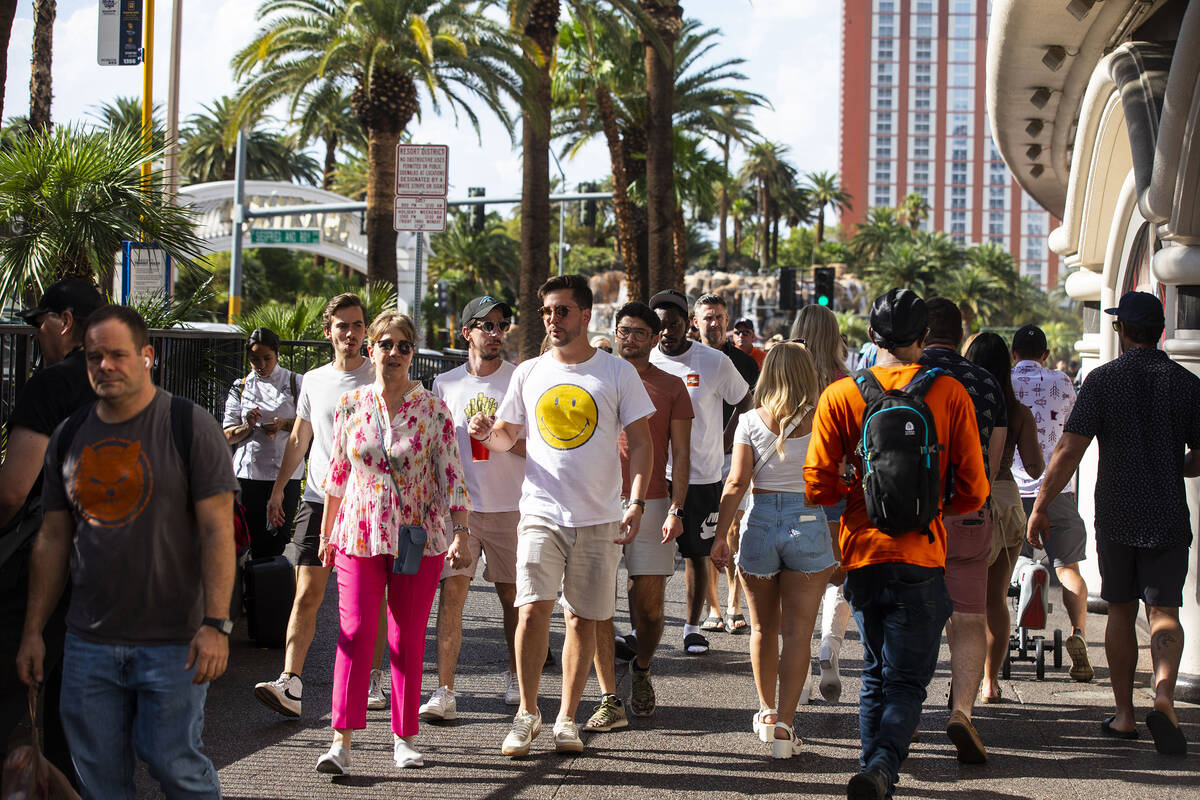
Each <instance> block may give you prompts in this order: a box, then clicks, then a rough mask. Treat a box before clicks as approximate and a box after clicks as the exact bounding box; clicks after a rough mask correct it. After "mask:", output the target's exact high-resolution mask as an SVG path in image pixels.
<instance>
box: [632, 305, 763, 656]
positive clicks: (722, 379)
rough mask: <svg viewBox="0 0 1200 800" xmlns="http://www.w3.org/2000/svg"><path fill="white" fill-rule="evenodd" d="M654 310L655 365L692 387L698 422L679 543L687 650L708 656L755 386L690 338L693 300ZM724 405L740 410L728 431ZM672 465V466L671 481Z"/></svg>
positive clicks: (719, 354) (694, 426) (718, 355)
mask: <svg viewBox="0 0 1200 800" xmlns="http://www.w3.org/2000/svg"><path fill="white" fill-rule="evenodd" d="M650 308H652V309H653V310H654V312H655V313H657V314H658V318H659V319H660V320H662V325H663V327H662V336H661V338H660V339H659V343H658V347H656V348H655V349H654V350H653V351H652V352H651V353H650V363H651V364H653V365H654V366H656V367H658V368H659V369H661V370H663V371H664V372H669V373H671V374H672V375H677V376H679V377H680V378H682V379H683V383H684V385H685V386H687V390H688V396H689V397H691V399H692V410H693V411H694V412H695V414H696V417H695V419H694V420H693V421H692V451H691V464H690V467H689V469H688V473H689V474H688V490H687V500H686V502H685V503H684V506H683V535H682V536H680V537H679V538H678V539H676V540H675V541H676V543H677V545H678V547H679V553H680V555H682V556H683V557H684V559H686V560H685V562H684V565H685V566H684V570H685V571H684V575H685V577H686V581H687V619H686V621H685V622H684V625H683V649H684V652H686V653H688V654H690V655H701V654H703V653H707V652H708V639H706V638H704V634H702V633H701V632H700V616H701V614H703V613H704V603H705V599H706V597H707V594H708V582H709V564H708V554H709V552H710V551H711V550H712V545H713V538H714V537H715V535H716V530H717V509H718V507H719V506H720V504H721V487H722V481H721V470H722V466H723V464H724V460H725V453H726V452H728V451H729V450H730V448H731V447H732V446H733V432H734V431H735V430H736V429H737V421H738V418H739V417H740V416H741V415H742V414H743V413H744V412H746V411H749V410H750V409H751V408H753V406H754V394H753V393H752V392H751V391H750V384H748V383H746V380H745V379H744V378H743V377H742V376H741V374H739V373H738V371H737V367H735V366H734V365H733V362H732V361H730V360H729V359H728V358H727V357H726V356H725V354H724V353H722V352H721V351H720V350H715V349H713V348H711V347H709V346H708V345H704V344H700V343H699V342H693V341H692V340H691V339H688V338H687V328H688V321H689V319H690V317H689V314H688V301H687V296H686V295H684V294H683V293H681V292H677V291H674V290H672V289H668V290H667V291H664V292H659V293H658V294H656V295H654V297H651V298H650ZM722 403H729V404H730V405H731V406H734V411H733V414H732V416H730V418H729V422H728V424H727V425H725V426H724V429H722V416H723V414H722V411H723V409H722V405H721V404H722ZM671 475H672V464H671V463H668V464H667V477H668V478H670V477H671Z"/></svg>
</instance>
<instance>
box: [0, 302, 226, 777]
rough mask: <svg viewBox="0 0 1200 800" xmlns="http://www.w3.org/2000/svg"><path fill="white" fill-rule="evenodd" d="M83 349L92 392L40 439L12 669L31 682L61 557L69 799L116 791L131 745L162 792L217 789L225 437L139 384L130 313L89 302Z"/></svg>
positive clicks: (141, 345) (204, 418)
mask: <svg viewBox="0 0 1200 800" xmlns="http://www.w3.org/2000/svg"><path fill="white" fill-rule="evenodd" d="M84 351H85V356H86V359H87V368H88V380H89V382H90V383H91V385H92V388H93V389H94V390H95V392H96V394H97V396H98V397H99V400H98V401H97V403H96V404H95V405H93V406H88V407H85V408H84V409H82V410H81V411H80V412H77V414H76V415H73V416H72V417H71V418H69V419H68V420H67V421H66V422H64V423H63V424H62V425H60V426H59V427H58V429H57V430H56V431H55V433H54V435H53V436H52V437H51V438H50V442H49V445H48V446H47V448H46V460H45V469H44V474H45V478H44V486H43V492H42V507H43V510H44V514H45V517H44V520H43V523H42V527H41V529H40V530H39V532H38V538H37V543H36V544H35V546H34V551H33V557H32V560H31V565H30V578H29V610H28V615H27V617H26V621H25V629H24V632H23V634H22V638H21V648H20V651H19V653H18V655H17V672H18V675H20V677H21V679H22V681H24V682H25V683H27V684H33V683H40V682H41V680H42V671H43V669H42V667H43V665H42V662H43V657H44V653H45V647H44V644H43V642H42V628H43V626H44V624H45V621H46V618H47V616H48V615H49V613H50V612H51V610H52V609H53V608H54V606H55V604H56V603H57V602H58V598H59V596H60V595H61V594H62V591H63V587H64V584H65V583H66V580H67V577H68V565H69V573H70V580H71V588H72V595H71V603H70V608H69V610H68V612H67V640H66V650H65V656H64V658H65V667H64V672H63V695H64V697H70V698H71V701H70V702H68V703H65V704H64V706H63V708H62V718H63V728H64V730H65V732H66V735H67V741H68V743H69V744H70V747H71V753H72V756H73V761H74V764H75V767H76V771H77V773H78V777H79V784H80V789H81V791H82V794H83V796H84V797H85V798H91V797H96V798H108V797H122V796H125V795H126V794H129V793H130V792H132V789H133V761H132V759H131V758H129V753H130V745H132V747H133V749H134V750H136V752H137V754H138V755H139V756H140V757H141V758H142V760H144V761H146V762H147V764H148V765H149V767H150V772H151V774H153V775H154V776H155V777H156V778H158V779H159V781H160V782H161V783H162V784H163V788H164V790H165V792H166V794H167V796H182V795H183V794H184V793H186V794H187V795H188V796H189V797H212V798H217V797H220V787H219V785H218V782H217V776H216V771H215V770H214V769H213V765H212V762H211V761H209V759H208V758H207V757H206V756H205V755H204V754H203V753H202V752H201V751H200V728H201V727H202V726H201V724H200V721H201V719H202V718H203V711H204V699H205V695H206V692H207V687H206V684H207V683H208V681H211V680H213V679H215V678H217V677H219V676H220V675H221V674H222V673H223V672H224V671H225V665H226V662H227V660H228V656H229V640H228V639H229V634H230V632H231V631H232V629H233V623H232V622H230V621H229V619H228V615H229V600H230V594H231V592H232V589H233V580H234V544H233V492H234V491H235V490H236V489H237V481H236V480H235V479H234V476H233V467H232V463H231V461H230V459H229V448H228V446H227V445H226V444H225V438H224V436H223V434H222V433H221V428H220V426H219V425H218V424H217V421H216V420H215V419H214V418H213V417H212V416H210V415H209V414H207V413H205V412H204V411H203V410H202V409H200V408H199V407H197V406H195V405H194V404H192V403H190V402H186V401H182V402H181V401H177V400H175V399H173V398H172V397H171V396H170V395H169V394H168V393H166V392H164V391H162V390H160V389H158V388H157V387H155V386H154V383H153V382H152V381H151V379H150V365H151V364H153V363H154V349H153V348H152V347H151V346H150V345H149V339H148V332H147V330H146V323H145V322H144V321H143V320H142V318H141V316H140V315H138V313H137V312H136V311H133V310H132V309H129V308H125V307H122V306H106V307H104V308H102V309H100V310H98V311H96V312H94V313H93V314H92V316H91V317H90V318H89V320H88V323H87V330H86V333H85V334H84ZM189 428H190V434H184V435H183V436H182V438H179V437H177V436H176V433H175V432H176V431H187V430H188V429H189ZM185 454H186V462H185V459H184V456H185ZM129 709H132V710H133V711H132V714H130V713H129Z"/></svg>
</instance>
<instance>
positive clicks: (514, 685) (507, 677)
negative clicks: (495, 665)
mask: <svg viewBox="0 0 1200 800" xmlns="http://www.w3.org/2000/svg"><path fill="white" fill-rule="evenodd" d="M503 675H504V704H505V705H506V706H519V705H521V683H520V682H519V681H518V680H517V673H515V672H509V671H508V670H504V673H503Z"/></svg>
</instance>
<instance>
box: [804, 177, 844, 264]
mask: <svg viewBox="0 0 1200 800" xmlns="http://www.w3.org/2000/svg"><path fill="white" fill-rule="evenodd" d="M805 179H806V180H807V181H808V193H809V196H810V197H811V198H812V202H813V207H814V208H815V209H816V210H817V241H816V246H817V247H820V246H821V242H823V241H825V207H826V206H832V207H833V210H834V211H836V212H838V213H839V214H841V213H842V212H843V211H849V210H850V208H851V205H850V200H851V197H850V195H849V194H848V193H847V192H845V191H844V190H843V189H842V186H841V181H840V180H839V179H838V176H837V175H835V174H834V173H832V172H810V173H808V175H806V176H805Z"/></svg>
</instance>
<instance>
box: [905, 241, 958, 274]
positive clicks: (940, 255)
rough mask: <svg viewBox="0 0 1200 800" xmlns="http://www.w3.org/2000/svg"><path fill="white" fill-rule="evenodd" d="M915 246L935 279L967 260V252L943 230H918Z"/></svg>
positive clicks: (955, 268)
mask: <svg viewBox="0 0 1200 800" xmlns="http://www.w3.org/2000/svg"><path fill="white" fill-rule="evenodd" d="M913 247H914V248H916V251H917V252H918V253H920V254H921V258H922V259H923V260H924V261H925V263H926V264H927V265H928V268H929V270H930V272H931V274H932V275H933V276H934V278H935V280H936V278H937V277H938V276H941V275H945V274H947V273H950V272H953V271H955V270H957V269H958V268H959V267H961V266H962V265H963V264H964V263H966V260H967V252H966V250H964V249H963V248H962V247H961V246H960V245H958V244H957V243H956V242H955V241H954V240H953V239H951V238H950V237H949V236H947V235H946V234H945V233H943V232H942V231H917V232H916V235H915V236H914V237H913Z"/></svg>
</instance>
